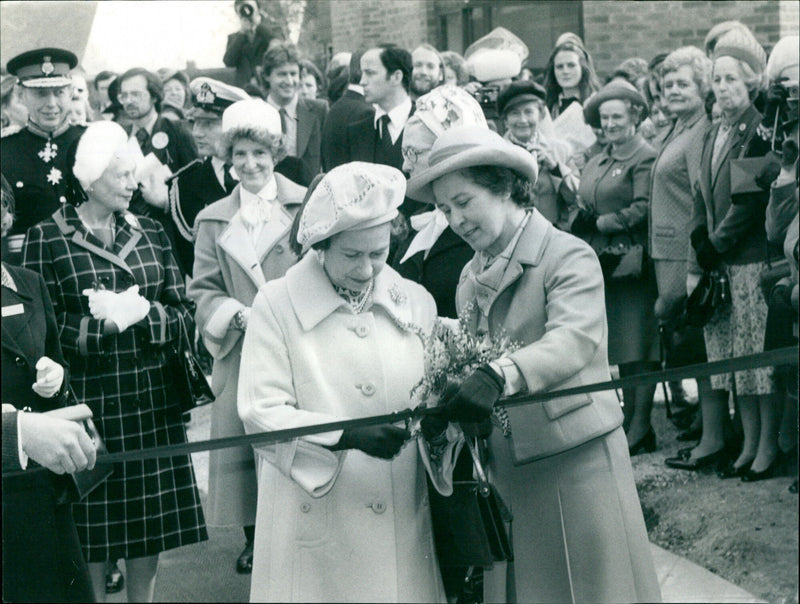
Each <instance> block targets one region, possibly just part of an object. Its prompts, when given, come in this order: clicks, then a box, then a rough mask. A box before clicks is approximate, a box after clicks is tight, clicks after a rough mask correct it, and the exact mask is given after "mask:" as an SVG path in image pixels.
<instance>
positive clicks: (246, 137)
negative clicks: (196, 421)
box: [188, 100, 305, 573]
mask: <svg viewBox="0 0 800 604" xmlns="http://www.w3.org/2000/svg"><path fill="white" fill-rule="evenodd" d="M222 131H223V134H222V147H223V149H222V150H223V151H224V153H222V155H223V156H224V157H226V160H227V161H228V162H230V163H232V164H233V167H234V169H235V170H236V172H237V174H238V175H239V178H240V179H241V180H240V184H239V185H238V186H237V187H236V188H235V189H234V190H233V192H232V193H231V194H230V195H229V196H227V197H224V198H223V199H220V200H219V201H217V202H215V203H213V204H211V205H210V206H208V207H207V208H205V209H204V210H203V211H202V212H200V214H198V216H197V219H196V220H195V224H196V228H197V239H196V244H195V260H194V271H193V275H194V278H193V279H192V280H191V283H190V284H189V288H188V294H189V296H190V297H191V298H192V299H193V300H195V302H196V303H197V325H198V327H199V328H200V333H201V335H202V337H203V341H204V342H205V345H206V347H207V348H208V350H209V352H210V353H211V355H212V356H213V357H214V368H213V373H212V380H211V383H212V387H213V389H214V394H215V396H216V401H215V402H214V409H213V414H212V418H211V438H221V437H225V436H236V435H240V434H244V428H243V427H242V422H241V420H240V419H239V416H238V414H237V412H236V388H237V379H238V375H239V359H240V356H241V349H242V336H243V335H244V333H245V331H246V330H247V317H248V315H249V313H250V307H251V305H252V303H253V298H255V296H256V293H257V292H258V288H259V287H261V286H262V285H264V284H265V283H266V282H267V281H270V280H271V279H275V278H277V277H282V276H283V274H284V273H285V272H286V269H287V268H289V267H290V266H292V265H293V264H294V263H295V262H296V261H297V257H296V256H295V255H294V253H293V252H292V251H291V248H290V246H289V230H290V228H291V224H292V217H293V212H294V210H295V209H296V208H297V207H298V206H299V204H300V202H301V201H302V199H303V195H304V194H305V188H304V187H300V186H298V185H296V184H294V183H293V182H291V181H290V180H288V179H287V178H284V177H283V176H281V175H280V174H277V173H274V172H273V165H274V163H275V162H277V161H280V159H281V156H282V155H283V154H284V148H283V141H282V138H281V121H280V116H279V115H278V112H277V111H276V110H275V109H274V108H273V107H271V106H270V105H268V104H267V103H265V102H263V101H261V100H246V101H238V102H236V103H234V104H233V105H231V106H230V107H228V108H227V109H226V110H225V113H224V114H223V116H222ZM207 511H208V517H209V522H210V524H212V525H215V526H241V527H244V530H245V537H246V540H247V543H246V545H245V549H244V551H243V552H242V554H241V555H240V557H239V559H238V560H237V565H236V566H237V570H238V571H239V572H240V573H247V572H250V570H251V568H252V552H253V549H252V547H253V526H254V525H255V514H256V474H255V461H254V458H253V452H252V449H251V448H250V447H240V448H228V449H219V450H217V451H211V453H210V466H209V498H208V505H207Z"/></svg>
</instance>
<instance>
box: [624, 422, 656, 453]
mask: <svg viewBox="0 0 800 604" xmlns="http://www.w3.org/2000/svg"><path fill="white" fill-rule="evenodd" d="M655 450H656V433H655V431H654V430H653V428H652V427H651V428H650V429H649V430H648V431H647V432H645V434H644V436H642V437H641V438H640V439H639V440H638V441H636V442H635V443H633V444H632V445H630V446H629V447H628V453H629V454H630V455H631V457H633V456H634V455H638V454H639V453H642V452H643V451H646V452H647V453H652V452H653V451H655Z"/></svg>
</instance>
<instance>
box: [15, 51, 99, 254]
mask: <svg viewBox="0 0 800 604" xmlns="http://www.w3.org/2000/svg"><path fill="white" fill-rule="evenodd" d="M77 64H78V58H77V57H76V56H75V55H74V54H73V53H71V52H69V51H67V50H61V49H58V48H40V49H37V50H31V51H29V52H25V53H22V54H21V55H17V56H16V57H14V58H13V59H11V60H10V61H9V62H8V71H9V73H12V74H14V75H16V76H17V78H18V79H19V85H20V90H21V92H22V94H21V100H22V102H23V103H24V104H25V107H26V108H27V110H28V123H27V125H26V126H25V127H24V128H22V129H20V130H17V131H16V132H12V133H9V134H7V135H6V136H4V137H3V143H2V145H0V168H2V171H3V175H4V176H5V177H6V179H7V180H8V182H9V183H10V185H11V186H12V187H13V190H14V195H15V197H16V199H17V217H16V221H15V222H14V226H13V227H12V229H11V232H10V235H9V236H8V238H7V240H6V241H4V244H5V246H7V249H6V250H4V251H5V252H10V253H8V254H6V255H5V256H4V259H5V260H6V261H8V262H11V263H12V264H19V263H20V261H21V258H20V257H19V251H20V250H21V248H22V241H23V239H24V238H25V232H26V231H27V230H28V228H29V227H32V226H33V225H34V224H36V223H37V222H40V221H42V220H44V219H45V218H49V216H50V214H52V213H53V212H54V211H55V210H57V209H58V208H59V206H60V205H61V204H62V203H64V201H66V191H67V181H66V178H65V176H66V173H67V151H68V149H69V147H70V146H71V145H72V144H73V143H74V142H75V141H76V140H78V138H80V136H81V134H83V131H84V130H85V129H86V128H85V127H84V126H70V124H69V107H70V102H71V98H72V79H71V77H70V69H72V68H73V67H75V66H76V65H77Z"/></svg>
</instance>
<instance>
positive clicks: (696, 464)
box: [664, 447, 729, 470]
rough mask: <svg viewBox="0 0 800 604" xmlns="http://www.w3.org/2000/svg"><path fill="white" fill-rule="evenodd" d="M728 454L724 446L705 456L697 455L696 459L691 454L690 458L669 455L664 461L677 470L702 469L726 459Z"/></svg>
mask: <svg viewBox="0 0 800 604" xmlns="http://www.w3.org/2000/svg"><path fill="white" fill-rule="evenodd" d="M728 455H729V453H728V450H727V449H726V448H725V447H723V448H721V449H720V450H719V451H714V452H713V453H710V454H708V455H704V456H703V457H696V458H695V459H692V458H691V456H690V457H689V458H688V459H684V458H683V457H668V458H667V459H665V460H664V463H666V464H667V467H670V468H675V469H676V470H701V469H703V468H708V467H711V466H713V465H715V464H719V463H720V462H722V461H724V460H726V459H727V458H728Z"/></svg>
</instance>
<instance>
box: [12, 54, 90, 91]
mask: <svg viewBox="0 0 800 604" xmlns="http://www.w3.org/2000/svg"><path fill="white" fill-rule="evenodd" d="M77 64H78V57H76V56H75V55H74V54H73V53H71V52H70V51H68V50H63V49H61V48H37V49H36V50H29V51H28V52H23V53H22V54H20V55H17V56H16V57H14V58H13V59H11V60H10V61H9V62H8V66H7V68H8V72H9V73H11V74H13V75H15V76H17V77H18V78H19V83H20V84H21V85H22V86H26V87H28V88H60V87H61V86H69V85H70V84H71V83H72V79H71V78H70V75H69V72H70V70H71V69H72V68H74V67H75V66H76V65H77Z"/></svg>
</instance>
